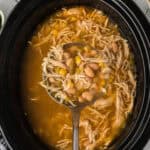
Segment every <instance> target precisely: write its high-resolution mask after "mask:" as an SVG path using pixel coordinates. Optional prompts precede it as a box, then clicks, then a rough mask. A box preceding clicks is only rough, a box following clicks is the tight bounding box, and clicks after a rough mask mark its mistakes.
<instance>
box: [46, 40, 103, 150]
mask: <svg viewBox="0 0 150 150" xmlns="http://www.w3.org/2000/svg"><path fill="white" fill-rule="evenodd" d="M72 46H78V47H80V48H81V47H85V46H86V44H84V43H78V42H77V43H68V44H64V45H63V49H64V50H65V49H67V48H71V47H72ZM92 49H93V48H92ZM43 79H45V76H44V74H43ZM47 93H48V95H49V96H50V97H51V99H52V100H54V101H55V102H56V103H58V104H62V103H60V102H59V99H56V98H55V97H54V96H53V95H52V94H51V91H50V90H47ZM102 96H103V93H102V92H100V93H99V94H97V95H95V96H94V98H93V99H92V101H90V102H84V103H80V102H77V103H76V106H72V105H71V104H70V103H67V104H64V103H63V105H64V106H65V107H67V108H69V109H70V110H71V112H72V124H73V146H72V147H73V150H79V120H80V112H81V110H83V109H84V108H85V107H86V106H90V105H92V104H93V103H94V102H95V101H96V100H97V99H98V98H100V97H102Z"/></svg>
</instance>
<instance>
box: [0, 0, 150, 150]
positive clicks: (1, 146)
mask: <svg viewBox="0 0 150 150" xmlns="http://www.w3.org/2000/svg"><path fill="white" fill-rule="evenodd" d="M16 1H19V0H0V9H1V10H3V11H4V15H5V17H6V18H7V17H8V16H9V14H10V12H11V11H12V9H13V8H14V6H15V5H16ZM134 1H135V2H136V3H137V5H138V6H139V7H140V8H141V10H142V11H143V13H144V14H145V15H146V17H147V18H148V20H149V21H150V8H149V7H148V4H147V0H134ZM2 137H3V138H2ZM7 149H9V144H8V143H7V142H6V140H5V137H4V134H3V133H2V131H1V129H0V150H7ZM144 150H150V141H149V142H148V143H147V145H146V146H145V148H144Z"/></svg>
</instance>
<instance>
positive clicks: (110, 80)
mask: <svg viewBox="0 0 150 150" xmlns="http://www.w3.org/2000/svg"><path fill="white" fill-rule="evenodd" d="M113 80H114V77H113V76H112V75H111V76H110V78H109V82H110V83H112V82H113Z"/></svg>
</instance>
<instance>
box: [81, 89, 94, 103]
mask: <svg viewBox="0 0 150 150" xmlns="http://www.w3.org/2000/svg"><path fill="white" fill-rule="evenodd" d="M82 97H83V98H84V99H86V100H87V101H92V99H93V94H92V93H91V92H89V91H87V92H83V93H82Z"/></svg>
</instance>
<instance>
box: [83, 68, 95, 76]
mask: <svg viewBox="0 0 150 150" xmlns="http://www.w3.org/2000/svg"><path fill="white" fill-rule="evenodd" d="M84 72H85V74H86V75H87V76H88V77H90V78H93V77H94V75H95V74H94V71H93V70H92V69H91V68H90V67H88V66H86V67H85V69H84Z"/></svg>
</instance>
